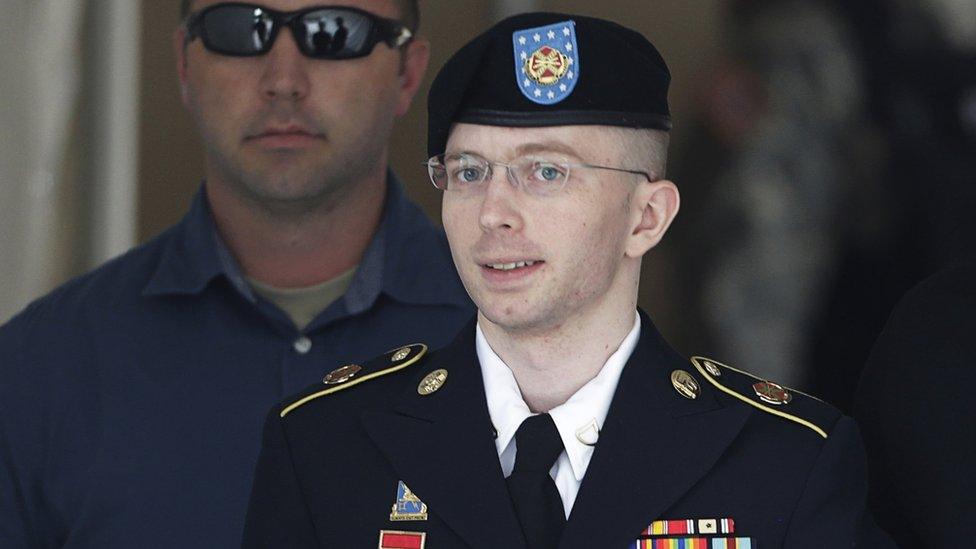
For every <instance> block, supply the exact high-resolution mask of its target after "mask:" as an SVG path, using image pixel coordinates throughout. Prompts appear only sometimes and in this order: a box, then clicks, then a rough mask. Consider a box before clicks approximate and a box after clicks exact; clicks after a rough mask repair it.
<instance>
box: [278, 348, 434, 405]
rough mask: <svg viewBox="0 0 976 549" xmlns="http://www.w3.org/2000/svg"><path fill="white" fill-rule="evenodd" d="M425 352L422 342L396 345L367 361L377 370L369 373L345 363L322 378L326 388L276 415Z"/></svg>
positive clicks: (387, 371)
mask: <svg viewBox="0 0 976 549" xmlns="http://www.w3.org/2000/svg"><path fill="white" fill-rule="evenodd" d="M425 354H427V346H426V345H424V344H423V343H414V344H413V345H404V346H403V347H397V348H396V349H393V350H391V351H389V352H387V353H386V354H384V355H383V356H381V357H379V358H377V359H374V360H371V361H369V362H368V363H367V364H369V365H370V366H372V365H374V364H375V365H376V367H377V368H378V369H377V370H375V371H372V372H369V373H365V374H364V373H363V372H364V371H365V368H364V367H363V366H360V365H358V364H346V365H345V366H340V367H339V368H336V369H335V370H332V371H331V372H329V373H328V374H327V375H326V376H325V378H324V379H323V380H322V383H324V384H326V385H328V386H329V387H328V388H327V389H322V390H321V391H315V392H313V393H311V394H309V395H306V396H303V397H302V398H300V399H298V400H297V401H295V402H293V403H291V404H289V405H288V406H286V407H285V408H284V409H283V410H281V413H280V414H278V415H279V416H280V417H285V416H286V415H288V414H289V413H290V412H291V411H292V410H295V409H296V408H298V407H299V406H302V405H303V404H306V403H308V402H311V401H313V400H315V399H317V398H319V397H324V396H326V395H331V394H332V393H336V392H339V391H342V390H345V389H348V388H350V387H353V386H355V385H359V384H360V383H363V382H364V381H369V380H371V379H375V378H378V377H380V376H384V375H386V374H392V373H393V372H398V371H400V370H402V369H404V368H407V367H408V366H412V365H413V364H416V363H417V361H418V360H420V359H421V358H423V356H424V355H425Z"/></svg>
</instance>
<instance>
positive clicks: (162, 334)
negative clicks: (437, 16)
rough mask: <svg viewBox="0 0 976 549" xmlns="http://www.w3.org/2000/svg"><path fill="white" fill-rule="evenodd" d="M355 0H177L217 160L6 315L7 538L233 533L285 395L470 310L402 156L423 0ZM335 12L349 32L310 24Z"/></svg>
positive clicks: (51, 543)
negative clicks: (112, 252) (183, 203)
mask: <svg viewBox="0 0 976 549" xmlns="http://www.w3.org/2000/svg"><path fill="white" fill-rule="evenodd" d="M346 3H347V4H350V5H353V6H355V7H357V8H361V9H362V10H363V11H359V10H354V9H315V10H305V11H303V12H299V13H297V14H287V13H283V12H276V11H273V10H272V9H269V8H273V7H278V8H281V9H284V8H291V7H294V6H295V5H296V4H300V3H296V2H284V1H277V0H275V1H270V0H269V1H267V2H266V4H267V5H268V6H269V8H260V9H258V8H256V7H255V6H250V7H248V8H247V10H246V13H245V12H242V11H240V5H236V6H235V5H231V4H218V3H216V2H210V1H197V2H185V3H184V8H185V10H186V12H185V14H184V15H185V16H187V15H188V17H187V18H186V22H185V24H184V25H183V26H182V27H181V29H180V31H179V34H178V37H177V38H178V44H179V53H180V66H179V70H180V79H181V85H182V91H183V97H184V102H185V104H186V105H187V108H188V110H189V111H190V112H191V114H192V115H193V117H194V119H195V120H196V122H197V124H198V127H199V130H200V133H201V136H202V138H203V141H204V142H205V143H206V149H207V170H206V176H207V177H206V183H205V184H204V185H203V188H202V189H201V190H200V192H199V194H198V195H197V197H196V198H195V200H194V202H193V205H192V207H191V208H190V211H189V212H188V214H187V215H186V217H185V218H184V219H183V220H182V221H181V222H180V223H179V224H177V225H176V226H175V227H172V228H171V229H169V230H167V231H166V232H164V233H163V234H161V235H160V236H158V237H157V238H155V239H154V240H152V241H150V242H149V243H147V244H145V245H143V246H141V247H139V248H136V249H134V250H132V251H130V252H129V253H127V254H125V255H123V256H122V257H120V258H118V259H116V260H114V261H111V262H109V263H108V264H106V265H104V266H102V267H101V268H99V269H97V270H95V271H94V272H92V273H89V274H87V275H85V276H82V277H80V278H78V279H75V280H73V281H71V282H69V283H67V284H66V285H64V286H62V287H61V288H59V289H57V290H55V291H54V292H52V293H51V294H50V295H48V296H46V297H44V298H42V299H40V300H38V301H36V302H34V303H33V304H31V305H30V306H29V307H28V308H27V309H26V310H25V311H23V312H22V313H20V314H19V315H17V316H16V317H15V318H14V319H13V320H11V321H10V322H9V323H8V324H7V325H5V326H3V327H2V328H0V546H2V547H4V548H11V547H15V548H16V547H233V546H237V545H238V544H239V543H240V534H241V529H242V525H243V520H244V513H245V508H246V504H247V497H248V492H249V489H250V485H251V477H252V471H253V468H254V463H255V461H256V459H257V453H258V448H259V444H260V439H261V437H260V431H261V425H262V419H263V417H264V414H265V412H266V411H267V409H268V408H269V407H270V406H271V405H272V404H273V403H274V402H276V401H279V400H281V399H282V398H283V397H284V396H285V395H287V394H291V393H294V392H296V391H298V390H299V389H300V388H302V387H304V386H306V385H308V384H309V383H312V382H315V381H316V380H321V379H322V376H323V375H324V374H325V373H327V372H330V371H332V370H333V369H335V368H336V367H337V366H340V365H342V364H344V363H347V362H354V361H360V360H363V359H365V358H367V357H369V356H373V355H376V354H378V353H382V352H384V351H387V350H389V349H391V348H392V347H394V346H397V345H401V344H404V343H410V342H414V341H417V342H423V343H426V344H428V345H431V346H438V345H440V344H442V343H445V342H447V341H448V340H449V339H450V338H451V336H452V335H453V334H454V332H455V331H456V329H457V328H458V327H459V325H460V323H461V322H462V321H464V320H466V319H467V318H468V317H469V316H470V315H471V313H472V311H473V309H472V308H471V305H470V302H469V301H468V298H467V296H466V295H465V292H464V289H463V288H462V286H461V284H460V282H459V281H458V279H457V275H456V273H455V272H454V268H453V265H452V263H451V259H450V255H449V252H448V250H447V247H446V243H445V241H444V239H443V235H442V234H441V233H440V232H439V231H438V230H436V229H435V228H434V227H433V226H432V225H431V224H430V222H429V221H428V220H427V219H426V218H425V216H424V215H423V213H422V212H421V211H420V209H419V208H418V207H417V206H416V205H414V204H412V203H411V202H410V201H409V200H408V199H407V198H406V196H405V195H404V193H403V191H402V188H401V185H400V184H399V183H398V182H397V180H396V178H395V177H394V176H393V174H392V173H390V172H389V171H388V168H387V167H386V163H387V142H388V138H389V134H390V132H391V128H392V123H393V119H394V118H395V117H396V116H399V115H401V114H403V113H404V112H405V111H406V110H407V108H408V107H409V104H410V101H411V99H412V97H413V95H414V93H415V91H416V89H417V86H418V85H419V82H420V79H421V77H422V75H423V73H424V70H425V68H426V64H427V47H428V46H427V44H426V42H424V41H422V40H417V39H412V37H411V32H412V31H411V29H412V28H415V26H416V24H415V21H416V3H415V2H406V1H401V2H393V1H378V0H369V1H366V0H363V1H356V2H346ZM309 5H312V4H309ZM289 15H297V17H293V18H289ZM339 18H342V20H343V22H344V25H343V26H341V27H342V28H346V29H348V32H349V36H348V37H347V39H346V41H345V44H346V45H345V47H344V48H343V49H340V50H337V49H335V48H331V49H329V50H328V51H324V50H323V51H319V50H317V49H316V46H315V44H314V43H313V42H312V41H310V40H305V38H307V36H310V35H311V34H312V33H315V32H336V31H337V29H339V28H340V25H338V24H337V22H338V20H339ZM288 21H291V23H288ZM400 21H403V23H401V22H400ZM313 27H314V28H313ZM258 30H261V32H258ZM358 33H365V34H363V35H361V36H360V35H358ZM242 37H243V38H242ZM380 42H382V43H380ZM308 303H314V304H317V306H318V309H317V310H311V311H310V310H309V307H308ZM337 420H340V421H341V418H337ZM334 443H335V444H336V445H337V446H341V445H342V444H343V441H341V440H336V441H334Z"/></svg>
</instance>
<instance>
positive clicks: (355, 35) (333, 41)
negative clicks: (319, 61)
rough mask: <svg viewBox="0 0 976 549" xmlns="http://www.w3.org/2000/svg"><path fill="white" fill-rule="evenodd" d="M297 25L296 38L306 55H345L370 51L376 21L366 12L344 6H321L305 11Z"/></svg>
mask: <svg viewBox="0 0 976 549" xmlns="http://www.w3.org/2000/svg"><path fill="white" fill-rule="evenodd" d="M292 28H293V29H295V34H296V36H295V38H296V39H297V40H298V42H299V44H300V45H301V46H302V49H303V50H304V51H305V53H306V54H307V55H310V56H312V57H319V58H325V59H344V58H349V57H359V56H362V55H367V54H369V52H370V51H371V50H372V46H373V44H372V43H370V36H371V35H372V30H373V22H372V21H371V20H370V19H369V18H368V17H366V16H365V15H363V14H360V13H356V12H354V11H347V10H342V9H320V10H315V11H310V12H308V13H306V14H304V15H303V16H302V18H301V20H300V21H298V24H297V25H295V26H294V27H292Z"/></svg>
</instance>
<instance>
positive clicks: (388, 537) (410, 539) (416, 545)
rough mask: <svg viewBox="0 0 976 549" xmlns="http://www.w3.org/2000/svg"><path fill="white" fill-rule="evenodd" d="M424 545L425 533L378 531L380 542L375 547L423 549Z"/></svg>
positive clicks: (380, 548)
mask: <svg viewBox="0 0 976 549" xmlns="http://www.w3.org/2000/svg"><path fill="white" fill-rule="evenodd" d="M426 544H427V533H426V532H404V531H400V530H380V542H379V545H377V547H378V548H379V549H424V545H426Z"/></svg>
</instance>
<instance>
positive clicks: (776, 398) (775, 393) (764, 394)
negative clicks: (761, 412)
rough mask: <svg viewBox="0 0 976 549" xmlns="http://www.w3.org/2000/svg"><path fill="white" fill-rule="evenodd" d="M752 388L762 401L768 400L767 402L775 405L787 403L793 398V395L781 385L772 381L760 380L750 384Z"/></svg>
mask: <svg viewBox="0 0 976 549" xmlns="http://www.w3.org/2000/svg"><path fill="white" fill-rule="evenodd" d="M752 390H753V391H755V392H756V396H758V397H759V399H760V400H762V401H763V402H768V403H769V404H775V405H777V406H779V405H781V404H789V402H790V401H791V400H793V395H791V394H790V392H789V391H787V390H786V389H784V388H783V386H782V385H778V384H776V383H773V382H772V381H760V382H759V383H755V384H753V386H752Z"/></svg>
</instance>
